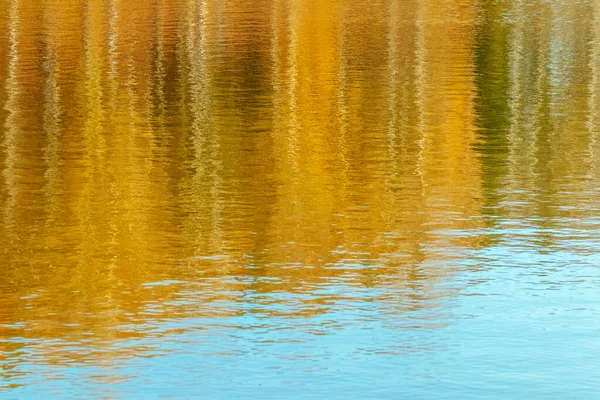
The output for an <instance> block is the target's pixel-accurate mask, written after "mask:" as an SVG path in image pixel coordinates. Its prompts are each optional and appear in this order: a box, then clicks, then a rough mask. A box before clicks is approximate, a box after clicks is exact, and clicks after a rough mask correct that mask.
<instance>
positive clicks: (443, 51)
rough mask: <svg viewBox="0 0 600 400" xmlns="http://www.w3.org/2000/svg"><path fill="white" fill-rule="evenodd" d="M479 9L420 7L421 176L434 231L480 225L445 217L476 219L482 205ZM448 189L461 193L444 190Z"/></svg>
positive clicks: (459, 4)
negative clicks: (476, 50)
mask: <svg viewBox="0 0 600 400" xmlns="http://www.w3.org/2000/svg"><path fill="white" fill-rule="evenodd" d="M476 7H477V3H476V2H475V1H471V0H466V1H460V2H456V3H452V4H451V3H432V2H420V3H419V6H418V11H417V21H418V22H417V23H418V28H417V29H418V33H417V56H416V58H417V60H416V62H415V64H416V68H417V71H416V76H417V84H416V85H417V87H418V89H417V104H418V107H420V111H419V115H420V117H419V118H420V121H419V123H418V129H419V131H420V134H421V135H422V138H421V140H422V142H421V143H422V144H421V149H420V154H419V159H420V165H419V171H420V174H421V175H422V179H423V180H422V188H423V189H422V190H423V201H425V205H424V206H425V207H426V209H427V213H426V215H427V225H428V226H431V227H435V226H446V228H455V229H464V228H467V227H469V226H476V222H474V221H468V220H466V219H463V218H456V219H452V222H451V223H449V220H448V219H446V217H444V216H445V215H448V214H450V215H461V216H468V215H477V214H478V212H479V207H480V206H481V204H480V198H481V193H480V191H481V183H480V166H479V162H478V160H477V157H476V155H475V154H474V150H473V145H474V143H475V140H476V139H475V110H474V98H475V82H474V68H475V66H474V53H473V49H474V43H473V30H474V27H475V24H476V22H475V21H476V18H475V16H476ZM448 15H452V18H448V17H447V16H448ZM450 66H452V67H450ZM442 88H443V90H442ZM448 187H456V188H461V189H460V190H456V191H446V190H445V189H444V190H443V188H448ZM440 217H441V218H443V219H440ZM473 224H475V225H473Z"/></svg>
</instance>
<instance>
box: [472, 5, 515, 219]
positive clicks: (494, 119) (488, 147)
mask: <svg viewBox="0 0 600 400" xmlns="http://www.w3.org/2000/svg"><path fill="white" fill-rule="evenodd" d="M507 9H508V6H507V4H506V3H504V2H498V1H494V0H485V1H483V2H482V3H481V8H480V13H481V22H480V25H479V30H478V33H477V38H476V45H475V72H476V79H475V82H476V86H477V96H476V101H475V109H476V113H477V126H478V129H479V142H478V144H477V146H476V149H477V151H478V152H479V153H480V157H481V168H482V190H483V195H484V207H483V213H484V215H492V214H495V213H496V211H495V209H496V208H497V207H498V204H499V203H500V201H501V198H502V195H501V188H502V185H503V177H504V176H506V171H507V167H508V163H507V157H508V152H509V140H508V130H509V128H510V109H509V103H508V99H507V93H508V89H509V85H510V82H509V58H508V52H509V49H508V33H509V29H508V23H506V22H505V20H504V17H505V15H506V12H507Z"/></svg>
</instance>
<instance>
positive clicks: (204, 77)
mask: <svg viewBox="0 0 600 400" xmlns="http://www.w3.org/2000/svg"><path fill="white" fill-rule="evenodd" d="M187 7H188V11H187V13H188V20H187V21H186V23H187V25H188V30H187V34H186V44H187V48H186V51H187V62H188V63H189V72H188V75H187V79H186V83H185V84H186V85H187V86H188V87H189V92H190V99H189V112H190V114H191V121H190V134H191V138H190V140H191V144H192V154H191V157H192V161H191V169H192V172H191V177H190V178H189V182H188V186H189V188H188V189H189V193H188V195H187V197H188V199H187V201H188V212H189V219H188V221H187V229H188V231H187V232H186V235H189V236H190V240H191V242H192V246H193V248H194V254H196V255H205V254H207V253H208V254H215V253H216V254H221V253H222V247H223V246H224V240H225V238H224V235H223V230H222V226H221V225H222V221H221V218H222V213H223V203H222V199H221V193H220V190H221V186H222V182H221V176H220V173H221V171H220V163H219V161H218V156H219V143H218V132H216V131H215V130H216V129H217V126H216V125H215V124H214V117H213V115H212V113H213V104H212V103H213V98H212V97H213V93H212V91H213V87H212V80H213V78H212V76H211V73H210V65H209V52H210V49H209V37H210V36H209V35H210V34H211V28H212V27H213V26H214V25H215V24H216V23H217V22H218V21H216V20H215V18H217V17H218V15H216V14H215V13H212V12H211V5H210V4H209V2H208V1H206V0H202V1H199V2H198V1H193V0H192V1H189V2H188V5H187Z"/></svg>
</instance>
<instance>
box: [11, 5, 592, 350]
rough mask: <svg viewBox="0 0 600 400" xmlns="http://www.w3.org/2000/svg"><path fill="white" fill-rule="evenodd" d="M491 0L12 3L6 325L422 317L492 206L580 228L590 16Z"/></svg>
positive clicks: (20, 329) (38, 333)
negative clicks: (377, 292)
mask: <svg viewBox="0 0 600 400" xmlns="http://www.w3.org/2000/svg"><path fill="white" fill-rule="evenodd" d="M496 3H497V2H488V3H482V2H478V1H474V0H460V1H454V2H442V1H439V2H436V1H426V0H411V1H352V2H346V1H340V0H319V1H317V0H309V1H287V2H279V1H273V0H259V1H249V0H244V1H233V0H227V1H217V0H202V1H196V0H178V1H164V0H144V1H135V2H132V1H123V0H84V1H80V0H77V1H75V0H72V1H61V2H60V4H59V2H53V1H32V0H15V1H4V2H2V7H3V8H2V11H3V12H4V14H3V15H5V17H3V18H1V21H2V28H3V31H4V32H5V33H3V34H2V36H0V43H1V44H0V48H1V51H2V53H3V55H4V57H2V58H1V59H0V79H1V83H2V85H3V88H2V89H3V90H2V97H1V99H2V102H3V114H2V118H3V122H2V124H1V125H2V136H1V138H0V139H1V143H2V150H1V152H0V153H1V154H0V161H1V165H0V168H1V169H2V180H1V181H0V201H1V202H2V223H1V225H0V242H1V243H2V250H1V252H0V254H1V255H2V267H3V274H2V276H1V277H0V291H1V293H2V297H1V299H0V335H2V336H3V337H17V336H18V337H22V338H28V339H52V338H61V339H65V338H67V339H68V340H69V341H79V342H81V341H82V340H90V341H98V343H103V344H106V343H110V342H111V340H116V339H120V338H124V337H130V336H131V337H137V336H143V335H144V334H145V329H146V328H148V327H149V326H153V324H154V326H155V325H156V324H159V323H160V322H163V321H166V320H173V319H178V318H185V317H194V316H195V317H198V316H201V317H206V318H216V317H219V316H223V315H233V314H236V313H239V312H240V311H239V310H238V309H236V307H235V306H234V305H235V304H239V303H243V302H244V301H246V300H245V298H244V295H245V294H244V293H245V291H247V290H255V291H258V292H260V293H276V292H280V293H284V294H290V293H292V294H305V295H307V297H306V298H305V299H304V300H298V302H299V303H300V305H299V306H298V307H291V308H290V309H291V311H290V310H287V309H286V310H284V311H281V310H279V311H276V310H275V309H273V310H271V311H270V312H271V313H273V314H277V313H280V314H282V315H288V316H296V317H299V316H308V315H311V314H314V313H318V312H326V311H327V309H328V307H330V306H331V304H332V303H335V301H337V300H339V299H340V298H341V297H344V296H345V297H344V299H345V300H349V301H357V300H358V298H357V297H355V295H354V294H352V292H351V291H350V290H349V291H348V292H349V293H346V294H345V295H344V296H341V295H335V294H332V295H328V297H327V298H326V299H323V298H320V297H319V296H318V295H317V294H315V293H317V291H318V288H320V287H323V286H327V285H334V284H335V285H338V284H339V285H340V286H342V287H344V288H351V287H372V286H382V287H390V288H395V289H399V288H404V289H406V291H405V292H403V293H408V294H405V295H406V296H409V297H410V296H412V297H413V298H414V299H417V300H418V301H415V302H413V303H411V305H410V307H417V308H418V307H424V308H427V307H434V306H435V305H436V299H437V297H439V296H441V295H442V294H440V292H439V291H438V290H437V289H436V283H437V282H438V281H440V280H442V279H444V278H445V277H447V276H448V275H451V274H452V273H454V269H453V268H454V267H451V265H453V264H452V260H455V259H458V258H460V256H461V255H463V254H464V253H465V252H467V251H469V250H472V249H475V248H479V247H481V246H486V245H487V244H489V238H485V237H483V236H481V235H475V234H470V233H472V232H476V231H478V230H480V229H484V228H485V227H489V226H493V225H494V222H493V221H492V222H490V221H489V220H486V218H487V217H489V215H490V214H489V208H494V210H495V211H494V212H495V213H497V215H498V216H511V217H515V218H519V217H523V218H524V219H526V218H529V217H539V218H540V219H545V221H546V222H547V221H548V220H549V219H552V218H553V217H572V218H575V217H578V216H584V215H586V213H588V214H590V215H591V213H592V212H593V209H590V208H589V207H588V209H587V211H586V209H585V207H584V206H585V205H586V204H591V203H592V199H591V198H590V195H589V193H590V190H592V188H594V187H595V186H597V183H598V165H597V154H598V149H597V147H598V144H597V135H598V132H597V131H598V123H599V122H598V119H599V117H598V107H599V105H598V90H599V89H598V86H599V84H598V82H599V80H600V78H599V76H598V66H597V65H598V53H599V51H600V50H599V45H598V42H599V33H598V28H597V26H598V18H599V17H598V15H599V11H598V7H597V6H593V7H592V6H590V5H589V4H588V3H586V2H582V3H581V4H579V3H578V5H577V6H573V7H571V6H564V5H561V4H560V3H556V4H555V3H548V2H545V3H535V5H534V6H532V7H527V8H528V11H527V10H525V8H526V7H524V5H523V4H521V3H520V2H515V3H511V4H496ZM531 9H535V12H533V11H531ZM505 14H506V15H514V16H519V17H518V18H514V19H510V18H506V19H502V18H504V17H505ZM482 15H485V16H487V17H486V18H482V17H481V16H482ZM501 16H502V17H501ZM589 16H591V17H589ZM509 20H510V21H511V22H506V21H509ZM570 21H571V22H570ZM572 21H578V22H580V23H576V24H574V23H572ZM486 24H487V25H486ZM588 46H589V50H590V51H589V52H588V51H579V50H580V49H587V48H588ZM494 57H496V58H497V57H502V59H503V62H499V63H488V62H487V61H486V60H488V59H494ZM490 65H492V66H490ZM491 68H496V69H497V70H494V71H492V70H491ZM486 74H488V75H489V76H493V78H490V79H492V80H495V81H494V82H495V83H496V85H490V87H487V86H486V87H484V85H483V84H482V83H481V81H480V80H478V79H479V78H480V77H481V76H483V75H486ZM490 99H491V100H490ZM488 102H489V103H488ZM499 104H500V105H501V107H498V105H499ZM498 132H501V134H498ZM500 135H503V136H500ZM565 187H568V191H569V193H570V195H569V196H566V195H564V193H563V191H562V190H563V189H564V188H565ZM524 191H525V192H527V193H528V194H532V196H531V197H524V194H523V192H524ZM574 193H580V195H579V196H577V195H575V194H574ZM490 219H491V218H490ZM542 239H544V240H552V238H549V237H545V238H542ZM165 281H167V282H171V284H156V283H160V282H165ZM332 282H334V283H332ZM339 282H342V283H339ZM149 283H152V285H148V284H149ZM186 285H188V286H186ZM189 285H191V286H189ZM194 285H196V286H194ZM182 287H185V288H186V289H185V290H183V289H182ZM190 287H191V289H190ZM186 291H187V292H186ZM184 292H185V294H182V293H184ZM190 292H192V294H190ZM400 292H402V291H401V290H398V293H400ZM186 296H187V297H189V298H191V299H194V302H192V303H190V304H187V303H186V304H185V305H181V306H180V307H175V306H170V305H169V304H171V303H169V301H173V302H175V301H180V300H182V298H183V297H186ZM311 296H312V297H311ZM390 297H391V298H392V300H393V301H394V302H395V303H394V304H395V307H397V309H396V310H397V311H398V312H401V311H403V310H404V309H405V308H406V307H409V306H406V305H403V304H402V298H401V296H400V297H398V298H393V296H390ZM248 301H250V300H248ZM272 301H273V302H275V303H277V302H280V303H285V302H286V301H287V300H286V296H285V295H282V296H281V298H279V299H277V298H276V299H275V300H272ZM315 304H317V305H320V306H321V307H316V306H315ZM415 304H417V305H415ZM410 307H409V308H410ZM183 330H185V329H183ZM60 351H61V347H60V344H57V345H56V346H55V347H53V346H50V345H49V346H48V348H47V350H46V352H47V356H48V359H49V360H51V359H59V358H60V357H62V356H64V354H63V355H61V354H62V353H61V352H60ZM72 353H73V354H72V356H73V357H76V358H77V357H79V359H84V358H85V357H83V356H81V355H77V351H73V352H72ZM0 357H2V356H0Z"/></svg>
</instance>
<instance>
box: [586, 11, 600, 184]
mask: <svg viewBox="0 0 600 400" xmlns="http://www.w3.org/2000/svg"><path fill="white" fill-rule="evenodd" d="M591 26H592V32H591V33H592V39H591V40H590V42H589V43H590V47H591V49H590V59H589V61H588V64H589V68H590V70H591V79H590V82H589V85H588V108H589V112H588V121H587V124H588V130H589V135H590V140H589V144H588V164H589V169H590V172H591V178H592V181H593V182H597V181H598V179H599V178H600V163H598V151H599V150H598V135H600V2H594V5H593V8H592V22H591Z"/></svg>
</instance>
